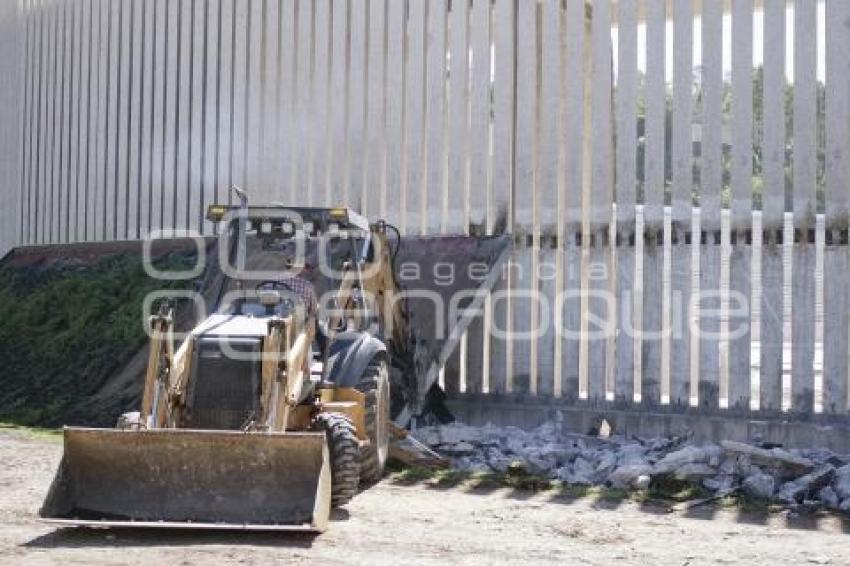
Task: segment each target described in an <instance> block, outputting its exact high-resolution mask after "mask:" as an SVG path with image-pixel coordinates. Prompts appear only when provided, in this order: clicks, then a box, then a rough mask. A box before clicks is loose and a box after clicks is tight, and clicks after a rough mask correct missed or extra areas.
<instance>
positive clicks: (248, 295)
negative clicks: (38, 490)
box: [40, 194, 507, 531]
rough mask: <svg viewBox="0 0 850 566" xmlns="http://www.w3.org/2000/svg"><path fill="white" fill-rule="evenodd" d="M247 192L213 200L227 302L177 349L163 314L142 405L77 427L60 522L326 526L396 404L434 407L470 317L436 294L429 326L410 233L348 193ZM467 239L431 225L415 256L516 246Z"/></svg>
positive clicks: (364, 469)
mask: <svg viewBox="0 0 850 566" xmlns="http://www.w3.org/2000/svg"><path fill="white" fill-rule="evenodd" d="M240 197H241V198H242V203H241V205H240V206H225V205H213V206H211V207H210V208H209V210H208V218H209V219H210V220H212V221H215V222H217V223H218V226H219V232H220V239H219V244H218V251H219V253H218V260H217V262H218V264H219V265H217V266H215V267H216V269H217V270H219V271H218V275H217V281H218V282H217V284H216V286H214V289H215V293H214V294H215V295H216V297H215V304H216V308H215V311H214V314H212V315H210V316H209V317H207V318H206V319H205V320H203V321H200V322H199V324H198V325H197V326H196V327H195V328H194V329H193V330H192V331H191V332H190V333H188V335H187V336H186V337H185V339H183V340H182V343H181V344H180V345H179V347H178V346H176V344H175V328H174V327H175V324H174V314H173V309H172V308H170V307H169V308H162V309H161V310H160V311H159V312H158V313H157V314H155V315H153V316H151V318H150V324H149V328H150V332H149V335H150V357H149V363H148V369H147V373H146V378H145V384H144V392H143V397H142V403H141V408H140V410H139V411H138V412H134V413H127V414H125V415H122V417H121V418H120V419H119V423H118V426H117V427H116V428H114V429H92V428H73V427H66V428H65V430H64V442H65V452H64V455H63V459H62V462H61V464H60V467H59V470H58V471H57V473H56V477H55V479H54V481H53V484H52V486H51V488H50V491H49V493H48V496H47V498H46V501H45V503H44V505H43V507H42V509H41V513H40V514H41V517H42V518H44V519H45V520H47V521H49V522H53V523H59V524H64V525H69V524H70V525H82V526H139V527H197V528H213V529H214V528H227V529H234V528H236V529H255V530H293V529H294V530H308V531H323V530H324V529H326V528H327V526H328V520H329V516H330V511H331V508H332V507H335V506H339V505H343V504H345V503H347V502H348V501H349V500H350V499H351V498H352V497H353V496H354V495H355V494H356V493H357V490H358V488H359V487H361V486H366V485H369V484H371V483H373V482H376V481H378V480H379V479H380V477H381V475H382V473H383V471H384V466H385V463H386V461H387V453H388V443H389V423H390V419H391V416H392V417H395V418H396V419H398V420H399V422H402V421H408V422H409V420H410V417H411V416H413V415H416V414H421V413H422V411H423V409H424V403H425V401H424V399H425V397H426V394H427V391H428V389H429V388H430V387H431V386H432V384H433V382H434V378H435V376H436V371H438V370H439V367H440V366H441V365H442V364H444V363H445V358H446V357H447V356H448V353H449V350H450V349H451V348H452V347H453V344H454V343H456V341H457V338H458V336H459V333H460V332H462V327H464V324H465V322H467V321H465V320H454V321H450V322H443V323H441V324H442V326H439V325H437V326H435V324H434V322H433V320H434V317H433V316H432V314H433V313H432V312H429V310H428V309H429V308H430V307H427V306H425V307H422V306H421V305H420V307H418V308H420V309H421V314H420V315H419V316H418V319H419V322H420V323H421V324H420V326H422V329H423V333H424V335H425V337H424V338H414V335H415V334H416V333H415V332H413V331H412V330H411V326H412V324H411V318H413V319H416V318H417V316H414V315H412V314H411V308H412V307H411V305H412V303H413V301H409V300H408V299H407V298H406V297H405V296H404V295H405V293H403V292H402V286H401V285H400V284H399V281H398V278H397V273H396V271H395V268H396V266H395V265H394V263H395V262H397V261H399V253H398V252H399V248H400V247H401V242H402V238H401V236H400V235H399V234H398V233H397V231H395V233H392V234H391V233H390V232H393V231H394V229H393V228H392V227H391V226H388V225H387V224H386V223H383V222H379V223H376V224H372V225H370V224H369V223H368V222H367V221H366V219H365V218H363V217H362V216H360V215H358V214H356V213H355V212H353V211H351V210H349V209H345V208H291V207H283V206H257V207H255V206H248V204H247V199H246V198H245V197H244V194H240ZM465 240H467V241H471V240H476V243H474V244H471V245H472V246H473V247H472V248H470V247H469V245H470V244H469V243H467V244H458V243H457V242H455V243H454V244H451V245H448V246H446V242H445V241H444V242H442V243H434V242H437V240H434V241H431V242H430V243H428V242H424V241H423V242H421V243H420V245H415V246H413V247H414V248H415V249H414V250H413V254H414V255H416V254H418V255H419V256H420V257H419V259H420V260H421V259H423V258H422V257H421V256H422V255H423V252H424V253H425V254H426V255H429V257H428V258H426V259H425V261H426V263H427V262H431V263H433V262H434V261H438V260H439V259H440V258H441V257H442V259H445V260H447V261H452V262H454V264H455V265H463V264H465V262H468V261H469V260H470V259H471V258H473V257H474V256H475V255H476V253H477V254H478V256H479V257H481V258H483V259H484V260H485V261H486V262H487V263H488V264H489V265H490V267H493V266H495V265H496V264H498V263H499V262H500V261H501V259H502V256H503V254H504V251H505V249H506V247H507V240H506V239H505V238H502V239H495V240H494V241H493V242H491V245H490V246H489V247H485V248H482V247H481V243H480V242H483V241H484V240H486V239H470V238H466V239H465ZM429 245H430V246H431V247H430V248H429ZM464 245H466V248H464ZM429 249H433V250H436V249H442V250H443V254H442V256H441V255H440V253H436V256H435V254H434V253H428V250H429ZM470 250H472V253H470ZM475 250H478V251H477V252H475ZM208 269H209V267H208ZM494 280H495V276H492V277H490V278H489V279H487V280H486V281H477V280H476V281H474V282H473V281H470V280H469V279H468V278H467V279H465V280H462V281H461V282H460V283H458V282H455V283H454V289H455V290H456V288H457V287H459V286H460V287H466V288H470V287H473V288H475V289H477V290H480V289H487V288H488V287H490V286H492V284H493V281H494ZM452 289H453V288H452V287H451V286H449V288H448V289H441V292H442V293H445V292H447V291H449V292H450V291H452ZM417 296H418V297H421V295H420V294H417ZM471 296H472V297H473V299H474V302H476V304H479V303H480V301H479V300H478V299H479V294H478V293H477V292H476V293H472V294H471ZM417 300H419V299H417ZM467 306H468V305H467ZM461 318H462V317H461ZM391 375H393V376H394V377H393V378H392V379H391ZM391 381H392V387H393V389H394V391H393V392H392V395H391ZM391 399H393V400H394V401H395V402H394V403H393V405H394V407H392V408H391Z"/></svg>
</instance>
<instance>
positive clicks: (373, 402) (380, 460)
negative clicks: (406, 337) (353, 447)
mask: <svg viewBox="0 0 850 566" xmlns="http://www.w3.org/2000/svg"><path fill="white" fill-rule="evenodd" d="M356 389H357V390H358V391H360V392H361V393H363V394H365V395H366V400H365V419H364V420H365V421H366V436H367V437H368V438H369V444H368V445H367V446H364V447H363V448H361V449H360V483H361V484H363V485H364V486H368V485H372V484H375V483H377V482H379V481H380V480H381V476H383V475H384V468H385V466H386V464H387V455H388V453H389V441H390V429H389V425H390V373H389V367H388V365H387V360H386V358H385V357H383V356H376V357H375V358H373V359H372V361H371V362H369V365H368V366H366V369H365V370H364V371H363V376H362V377H361V378H360V382H359V383H358V384H357V386H356Z"/></svg>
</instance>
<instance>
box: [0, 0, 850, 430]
mask: <svg viewBox="0 0 850 566" xmlns="http://www.w3.org/2000/svg"><path fill="white" fill-rule="evenodd" d="M848 11H850V8H848V6H847V3H846V2H844V1H843V0H788V1H784V0H777V1H764V0H724V1H713V0H672V1H665V0H592V1H585V0H433V1H432V0H398V1H396V0H317V1H311V0H251V1H248V0H132V1H131V0H76V1H70V0H20V1H17V2H4V3H3V5H2V8H0V27H2V31H3V34H2V36H0V37H1V38H2V39H0V41H2V49H1V50H0V68H1V69H2V71H3V74H4V78H6V79H7V80H6V81H5V82H4V86H3V87H2V88H0V97H2V100H0V103H2V105H1V106H0V112H2V119H3V126H4V127H3V129H2V135H0V156H1V157H2V159H0V168H2V180H3V189H2V193H0V206H2V225H0V251H6V250H8V249H9V248H10V247H11V246H13V245H19V244H23V245H29V244H45V243H60V242H71V241H87V240H101V239H137V238H141V237H144V236H145V235H146V234H147V233H149V232H150V231H152V230H158V229H163V228H164V229H182V228H190V229H193V230H197V231H199V232H201V233H204V234H209V233H211V232H212V226H210V225H209V224H208V223H207V222H206V221H205V220H204V219H203V213H204V210H205V208H206V206H207V205H208V204H209V203H211V202H215V201H220V200H228V199H230V196H229V195H228V191H227V190H226V188H227V186H228V185H230V184H238V185H240V186H243V187H245V188H246V189H247V190H248V191H249V192H250V193H251V195H252V197H253V199H254V200H255V201H257V202H261V201H269V202H281V203H285V204H310V205H331V204H348V205H351V206H354V207H356V208H359V209H361V210H363V211H364V212H365V213H366V214H367V215H368V216H369V217H370V218H379V217H383V218H386V219H388V220H390V221H391V222H393V223H395V224H397V225H398V227H399V229H400V230H401V231H402V232H405V233H409V234H429V233H468V234H496V233H501V232H505V231H509V232H511V233H513V234H514V235H515V241H516V248H515V251H514V253H513V256H512V260H511V262H510V264H509V266H508V268H507V269H506V270H505V272H504V274H503V275H504V276H503V278H502V280H501V281H500V282H499V283H498V285H497V287H496V289H495V290H494V293H493V294H492V295H491V296H490V297H489V298H488V299H487V301H486V302H485V306H484V308H483V310H482V312H480V313H478V314H477V317H476V319H475V320H474V321H473V323H472V324H471V326H470V329H469V331H468V333H467V335H466V336H465V338H464V340H463V343H462V348H461V352H460V354H459V355H458V356H455V357H454V358H452V359H451V360H450V362H449V364H448V366H447V369H446V373H445V377H444V381H445V384H446V387H447V389H449V390H450V391H453V392H457V393H476V394H482V395H495V396H503V395H506V394H510V395H519V396H522V397H523V398H525V396H528V397H529V398H533V397H539V398H553V399H562V402H563V403H565V404H566V403H570V404H579V405H582V404H591V405H593V406H611V407H636V408H643V407H653V408H655V409H664V408H665V407H669V408H671V409H673V408H676V409H680V410H682V411H698V412H701V413H706V414H718V413H719V414H725V413H730V414H733V413H734V414H736V415H740V414H744V415H769V414H779V413H781V412H783V411H785V412H790V413H791V414H797V413H812V412H814V413H825V414H828V415H844V414H846V411H847V408H848V396H850V387H848V372H850V364H848V351H850V331H848V322H850V321H849V320H848V308H850V300H848V297H847V292H848V291H847V285H846V284H845V279H846V277H847V272H848V269H850V262H848V255H847V254H848V225H847V214H848V199H847V186H848V182H850V164H848V163H850V160H848V156H850V102H848V100H849V99H848V94H850V82H848V81H850V68H848V62H847V57H846V52H847V49H848V47H850V28H848V26H847V25H846V21H847V19H848V17H850V14H848ZM505 332H509V333H510V332H513V333H514V334H513V335H512V336H510V335H509V336H505V334H504V333H505Z"/></svg>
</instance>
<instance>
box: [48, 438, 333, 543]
mask: <svg viewBox="0 0 850 566" xmlns="http://www.w3.org/2000/svg"><path fill="white" fill-rule="evenodd" d="M64 441H65V452H64V455H63V458H62V461H61V463H60V465H59V470H58V471H57V473H56V477H55V478H54V480H53V485H52V486H51V487H50V491H49V493H48V495H47V500H46V501H45V502H44V505H43V507H42V508H41V511H40V516H41V517H42V518H43V519H45V520H46V521H47V522H51V523H58V524H63V525H77V526H95V527H96V526H114V527H134V526H135V527H177V528H207V529H245V530H304V531H317V532H321V531H323V530H325V529H326V528H327V523H328V517H329V514H330V490H331V476H330V468H329V464H328V449H327V443H326V440H325V435H324V433H286V434H282V433H281V434H276V433H243V432H236V431H201V430H176V429H164V430H148V431H135V430H115V429H91V428H66V429H65V430H64Z"/></svg>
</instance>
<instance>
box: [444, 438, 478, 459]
mask: <svg viewBox="0 0 850 566" xmlns="http://www.w3.org/2000/svg"><path fill="white" fill-rule="evenodd" d="M440 451H441V452H444V453H446V454H449V455H451V456H468V455H470V454H473V453H475V446H473V445H472V444H470V443H469V442H466V441H460V442H456V443H454V444H440Z"/></svg>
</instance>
